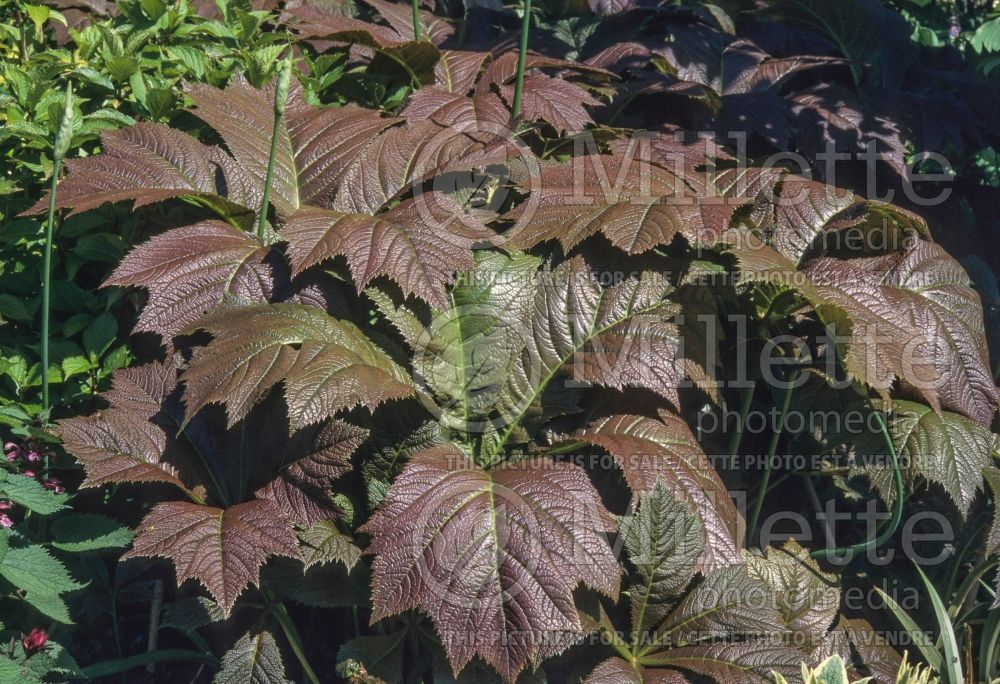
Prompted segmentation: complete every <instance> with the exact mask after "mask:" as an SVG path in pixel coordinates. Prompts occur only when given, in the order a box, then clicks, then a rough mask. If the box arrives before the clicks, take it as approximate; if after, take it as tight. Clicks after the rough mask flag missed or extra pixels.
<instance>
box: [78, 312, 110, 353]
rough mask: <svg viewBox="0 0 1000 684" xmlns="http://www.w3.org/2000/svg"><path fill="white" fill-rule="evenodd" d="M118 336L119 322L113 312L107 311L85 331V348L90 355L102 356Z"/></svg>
mask: <svg viewBox="0 0 1000 684" xmlns="http://www.w3.org/2000/svg"><path fill="white" fill-rule="evenodd" d="M117 336H118V321H116V320H115V317H114V315H113V314H111V312H109V311H105V312H104V313H102V314H101V315H99V316H98V317H97V318H95V319H94V322H93V323H91V324H90V325H88V326H87V329H86V330H84V331H83V348H84V349H85V350H86V351H87V353H88V354H92V355H93V356H95V357H98V356H100V355H101V354H103V353H104V352H106V351H107V350H108V347H110V346H111V344H112V343H113V342H114V341H115V338H116V337H117Z"/></svg>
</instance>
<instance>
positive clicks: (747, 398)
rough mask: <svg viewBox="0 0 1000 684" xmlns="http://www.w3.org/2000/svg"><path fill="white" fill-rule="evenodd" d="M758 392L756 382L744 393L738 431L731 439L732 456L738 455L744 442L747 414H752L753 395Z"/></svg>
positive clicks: (737, 425) (730, 452)
mask: <svg viewBox="0 0 1000 684" xmlns="http://www.w3.org/2000/svg"><path fill="white" fill-rule="evenodd" d="M756 390H757V381H756V380H754V382H753V385H751V386H750V387H747V389H746V391H745V392H744V393H743V400H742V401H741V402H740V421H739V422H738V423H737V424H736V430H735V431H734V432H733V434H732V436H731V437H730V438H729V455H730V456H735V455H736V453H737V452H738V451H739V448H740V442H742V441H743V429H744V426H745V424H746V422H747V414H748V413H749V412H750V405H751V404H752V403H753V395H754V392H755V391H756Z"/></svg>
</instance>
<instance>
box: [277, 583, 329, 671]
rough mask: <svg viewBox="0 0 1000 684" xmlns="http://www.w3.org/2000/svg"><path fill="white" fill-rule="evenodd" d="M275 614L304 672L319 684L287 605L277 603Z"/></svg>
mask: <svg viewBox="0 0 1000 684" xmlns="http://www.w3.org/2000/svg"><path fill="white" fill-rule="evenodd" d="M273 614H274V617H275V618H277V620H278V624H279V625H281V631H282V632H284V633H285V638H286V639H288V643H289V645H290V646H291V647H292V651H293V652H294V653H295V657H296V658H298V661H299V665H301V666H302V672H303V673H305V676H306V678H307V679H308V680H309V681H310V682H311V683H312V684H319V677H317V676H316V672H315V670H313V669H312V667H311V666H310V665H309V661H308V660H306V654H305V651H304V650H303V648H302V638H301V637H300V636H299V630H297V629H296V628H295V623H294V622H292V616H291V615H289V614H288V609H287V608H285V604H284V603H282V602H281V601H278V602H277V603H275V604H274V606H273Z"/></svg>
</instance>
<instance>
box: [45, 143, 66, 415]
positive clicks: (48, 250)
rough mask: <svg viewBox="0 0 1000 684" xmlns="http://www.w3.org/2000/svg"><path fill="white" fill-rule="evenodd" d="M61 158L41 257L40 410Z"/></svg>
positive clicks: (55, 167)
mask: <svg viewBox="0 0 1000 684" xmlns="http://www.w3.org/2000/svg"><path fill="white" fill-rule="evenodd" d="M60 168H62V159H59V158H56V159H55V162H54V163H53V166H52V184H51V187H50V188H49V215H48V221H46V224H45V254H44V256H43V257H42V410H43V411H48V410H49V301H50V290H51V284H52V236H53V233H54V232H55V223H56V188H58V186H59V170H60Z"/></svg>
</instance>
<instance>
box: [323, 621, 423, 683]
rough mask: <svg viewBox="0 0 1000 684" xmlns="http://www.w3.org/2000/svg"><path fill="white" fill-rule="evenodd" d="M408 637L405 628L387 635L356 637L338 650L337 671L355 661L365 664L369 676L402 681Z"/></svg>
mask: <svg viewBox="0 0 1000 684" xmlns="http://www.w3.org/2000/svg"><path fill="white" fill-rule="evenodd" d="M406 637H407V630H405V629H402V630H399V631H397V632H393V633H391V634H385V635H375V636H362V637H355V638H354V639H351V640H350V641H348V642H347V643H345V644H344V645H343V646H341V647H340V650H338V651H337V671H338V672H343V671H344V670H345V669H346V667H347V666H348V665H349V664H350V663H351V662H352V661H353V662H354V663H360V664H362V665H364V668H365V671H366V672H367V673H368V675H369V676H374V677H378V678H380V679H383V680H385V681H386V682H400V681H402V680H403V650H404V648H405V645H406Z"/></svg>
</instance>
